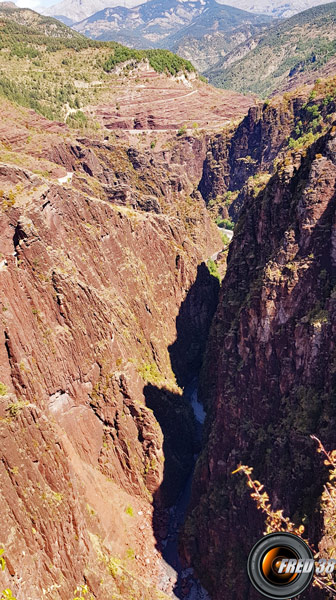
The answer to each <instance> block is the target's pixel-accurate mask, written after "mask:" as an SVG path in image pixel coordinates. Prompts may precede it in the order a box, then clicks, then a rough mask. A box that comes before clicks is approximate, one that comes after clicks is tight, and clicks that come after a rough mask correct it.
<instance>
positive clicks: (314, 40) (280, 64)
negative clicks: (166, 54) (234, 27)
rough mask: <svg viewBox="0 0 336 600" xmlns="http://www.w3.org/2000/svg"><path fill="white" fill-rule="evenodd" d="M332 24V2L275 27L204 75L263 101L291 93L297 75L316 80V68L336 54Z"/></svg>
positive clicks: (334, 12)
mask: <svg viewBox="0 0 336 600" xmlns="http://www.w3.org/2000/svg"><path fill="white" fill-rule="evenodd" d="M335 23H336V3H335V2H331V3H328V4H323V5H321V6H317V7H314V8H310V9H308V10H306V11H304V12H302V13H299V14H297V15H295V16H293V17H291V18H289V19H286V20H284V21H281V22H280V23H278V24H275V25H274V26H273V27H272V28H270V30H269V31H266V32H265V33H263V34H262V35H260V36H259V37H258V39H257V40H256V41H255V43H253V45H252V49H251V50H250V48H249V47H248V46H247V44H244V43H243V44H242V45H241V46H240V47H237V48H236V49H235V50H233V52H232V53H231V55H228V56H227V57H224V58H223V59H221V60H220V61H219V63H218V64H217V65H215V66H214V67H212V68H211V69H210V70H208V71H207V72H206V75H207V77H208V78H209V80H210V82H211V83H212V84H214V85H217V86H219V87H224V88H227V89H236V90H239V91H240V92H243V93H248V92H249V93H256V94H258V95H261V96H262V97H267V96H269V95H270V94H272V93H276V92H281V90H282V89H290V82H291V79H293V84H292V85H293V86H295V85H296V82H297V81H298V75H300V73H305V72H307V73H309V72H311V73H314V72H315V73H316V77H315V78H316V79H317V78H318V77H319V68H322V67H324V65H326V64H327V62H328V60H330V59H332V58H333V57H334V56H335V54H336V30H335ZM249 44H250V45H251V42H250V41H249ZM253 46H254V47H253ZM239 52H240V56H239ZM235 55H236V56H235ZM231 58H232V59H233V64H230V62H231ZM226 60H228V65H227V66H226Z"/></svg>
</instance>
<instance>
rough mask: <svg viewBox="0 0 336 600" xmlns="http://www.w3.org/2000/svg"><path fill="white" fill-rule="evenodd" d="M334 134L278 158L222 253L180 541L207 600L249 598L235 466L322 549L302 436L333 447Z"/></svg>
mask: <svg viewBox="0 0 336 600" xmlns="http://www.w3.org/2000/svg"><path fill="white" fill-rule="evenodd" d="M335 133H336V132H335V128H331V129H330V128H329V131H328V133H326V135H325V136H324V137H322V138H320V139H319V140H318V141H317V142H316V143H314V144H312V145H311V146H310V147H309V148H307V149H306V151H304V152H292V153H291V154H290V155H287V159H286V161H285V162H283V163H281V164H280V165H279V166H278V169H277V172H276V173H275V174H274V175H273V176H272V178H271V179H270V181H269V183H268V184H267V185H266V187H265V189H264V190H263V191H261V192H260V193H259V195H257V196H253V195H252V196H250V197H247V199H246V202H245V204H244V206H243V208H242V211H241V214H240V218H239V221H238V224H237V226H236V229H235V235H234V239H233V242H232V244H231V246H230V252H229V258H228V270H227V275H226V277H225V280H224V283H223V287H222V289H221V292H220V299H219V305H218V309H217V312H216V315H215V318H214V321H213V324H212V328H211V333H210V338H209V343H208V347H207V352H206V361H205V364H204V366H203V371H202V382H201V395H202V397H203V401H204V403H205V404H206V406H207V407H208V417H207V422H206V439H207V442H206V448H205V450H204V451H203V453H202V455H201V457H200V459H199V461H198V465H197V468H196V476H195V481H194V485H193V501H192V506H191V509H190V513H189V518H188V520H187V523H186V527H185V532H184V539H183V549H184V554H185V556H186V558H187V560H188V561H189V562H191V563H192V564H193V565H196V568H197V572H198V574H199V575H200V576H201V578H202V581H203V583H204V585H206V586H207V587H208V589H209V590H210V593H211V594H212V598H213V600H220V599H222V598H224V597H226V598H231V599H237V600H238V599H241V598H254V597H256V596H255V595H254V593H253V592H252V590H251V589H250V586H249V583H248V581H247V576H246V559H247V555H248V552H249V551H250V549H251V547H252V545H253V543H254V542H256V541H257V539H258V538H259V537H261V535H262V532H263V517H262V515H261V514H260V513H259V512H258V511H257V509H256V507H255V505H254V503H253V501H252V500H251V498H250V497H249V490H248V488H247V486H246V482H245V480H243V478H242V476H241V475H239V474H236V475H231V473H232V471H233V470H234V469H236V467H237V464H238V463H239V462H242V463H243V464H247V465H250V466H252V467H253V468H254V474H255V476H256V479H258V480H260V481H261V482H262V483H264V484H265V487H266V489H267V491H268V492H269V494H270V498H271V502H272V507H273V508H274V509H284V512H285V515H286V516H290V517H291V518H292V519H294V521H295V522H297V523H301V522H302V523H303V524H304V525H305V527H306V533H307V535H308V537H309V539H310V540H311V541H312V542H313V543H315V544H317V542H318V540H319V526H320V523H319V519H320V516H319V510H318V500H319V496H320V494H321V491H322V489H323V486H322V484H323V481H324V480H325V476H326V474H325V473H324V472H323V469H321V461H320V460H319V456H318V455H317V454H316V448H315V445H314V443H313V442H312V440H311V439H310V434H314V433H315V434H317V435H318V436H319V437H320V438H321V439H322V440H324V441H325V442H326V445H327V447H328V448H334V447H335V443H336V436H335V428H334V423H335V417H336V415H335V383H336V381H335V368H334V361H335V327H336V321H335V316H336V313H335V309H336V305H335V291H334V285H335V274H336V271H335V267H336V262H335V261H336V254H335V182H336V137H335ZM314 593H315V592H313V590H312V589H311V590H310V591H308V592H306V593H305V595H304V596H303V597H305V598H308V597H309V598H312V597H315V596H314ZM316 593H317V592H316Z"/></svg>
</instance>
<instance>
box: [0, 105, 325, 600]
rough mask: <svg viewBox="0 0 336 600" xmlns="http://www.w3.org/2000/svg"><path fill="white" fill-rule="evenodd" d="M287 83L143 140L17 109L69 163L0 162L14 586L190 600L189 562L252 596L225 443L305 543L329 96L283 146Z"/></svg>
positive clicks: (3, 533) (312, 470) (293, 108)
mask: <svg viewBox="0 0 336 600" xmlns="http://www.w3.org/2000/svg"><path fill="white" fill-rule="evenodd" d="M314 102H316V100H315V99H314ZM306 104H307V99H304V98H301V97H300V98H295V97H291V98H287V99H285V101H282V100H279V99H276V100H274V101H273V102H272V103H270V104H267V103H265V104H264V105H260V106H256V107H253V108H251V109H250V111H249V113H248V115H247V116H246V117H245V118H244V119H243V120H242V121H241V122H239V123H238V124H236V125H235V126H232V125H230V126H229V127H228V128H227V129H226V130H225V131H224V132H223V133H222V134H215V135H211V136H208V135H206V136H204V137H203V136H201V135H195V136H188V135H185V136H184V137H182V139H177V140H176V142H174V144H172V145H171V146H170V147H168V148H166V149H163V150H160V151H157V152H152V151H149V150H146V151H143V152H141V151H139V150H138V149H135V148H130V147H128V146H127V145H123V144H115V145H114V144H113V143H111V141H110V140H109V139H107V140H104V141H102V140H92V139H90V138H89V137H85V136H83V137H79V136H77V137H75V136H73V135H72V137H71V136H69V138H66V139H64V138H63V137H61V136H64V129H63V128H62V127H61V126H59V125H57V124H53V126H52V131H50V129H49V124H48V122H46V120H44V119H42V118H39V117H38V118H37V120H36V121H35V124H34V126H35V127H37V128H39V134H40V135H43V136H44V138H47V140H48V143H46V142H45V145H44V148H43V152H44V153H45V155H46V159H48V160H49V161H50V162H51V163H52V164H54V165H55V169H56V167H57V168H63V169H66V171H67V172H68V173H71V174H72V177H71V178H70V180H69V181H68V182H67V183H66V184H64V185H63V184H62V185H61V184H60V182H59V180H58V178H57V177H55V178H54V179H51V178H47V177H46V176H44V175H42V174H41V173H34V172H32V171H31V170H30V169H28V168H26V167H24V166H22V165H20V164H15V165H14V164H6V163H1V165H0V189H1V190H2V198H3V201H2V202H3V204H2V206H3V210H2V211H1V213H0V222H1V227H0V242H1V261H0V262H1V268H0V278H1V279H0V283H1V296H0V305H1V317H2V330H1V342H0V359H1V365H2V372H1V378H0V382H1V386H0V427H1V434H2V439H3V444H2V447H1V452H2V457H1V463H0V479H1V494H2V501H3V503H2V506H3V513H2V516H3V519H2V520H1V523H0V539H1V541H2V543H3V546H4V548H5V549H6V553H7V554H8V565H9V568H8V571H6V573H0V577H2V578H3V581H4V585H6V586H10V587H11V589H13V591H14V593H15V594H16V597H17V599H18V600H40V597H41V593H43V592H41V590H45V593H43V597H46V599H47V600H56V599H57V600H59V599H60V600H69V599H70V598H71V599H72V598H73V594H74V590H75V588H76V586H79V585H85V586H87V587H88V589H89V590H90V594H91V595H92V597H93V598H97V599H98V600H100V599H102V600H103V599H104V600H106V598H111V599H112V598H113V600H114V599H115V600H121V599H122V600H131V599H133V598H137V599H141V600H142V599H143V600H161V599H162V598H168V597H174V596H172V595H171V594H172V593H173V592H174V593H175V597H178V598H188V600H203V598H204V594H203V591H202V590H201V588H200V585H201V584H202V585H203V586H204V588H206V589H207V590H208V592H209V594H210V597H211V600H223V598H228V599H230V600H235V599H237V600H242V598H244V599H250V598H251V600H252V599H254V598H255V597H256V596H255V594H254V592H252V590H251V588H250V585H249V583H248V581H247V577H246V574H245V565H246V558H247V554H248V551H249V549H250V548H251V546H252V544H253V543H254V541H255V540H256V539H257V538H258V537H260V536H261V535H262V532H263V525H264V524H263V519H262V516H261V514H260V513H259V512H258V511H257V510H256V508H255V506H254V504H253V503H252V501H251V499H250V497H249V491H248V489H247V487H246V485H245V482H243V480H242V479H240V476H239V475H236V476H235V477H233V476H231V472H232V471H233V470H234V469H235V468H236V466H237V464H238V463H239V462H240V461H243V462H246V464H249V465H251V466H252V467H254V469H255V474H256V476H257V477H258V478H259V479H260V480H261V481H263V482H264V483H265V485H266V486H267V489H268V491H269V493H270V496H271V500H272V503H273V505H274V507H275V508H276V509H278V508H279V509H280V508H283V509H284V511H285V513H286V514H288V515H290V517H291V518H292V519H294V520H295V521H297V522H303V523H304V525H305V527H306V529H307V533H308V535H309V537H310V539H311V540H312V541H313V542H314V543H315V544H316V545H317V544H318V543H319V541H320V539H321V536H322V534H323V531H322V523H321V517H320V513H319V496H320V494H321V489H322V486H323V482H324V481H325V478H326V472H325V470H324V469H323V467H322V468H321V464H320V462H319V458H318V457H317V455H316V452H315V448H314V447H313V444H312V443H311V440H310V437H309V436H310V434H311V433H315V434H317V435H319V436H320V437H321V438H322V439H323V441H324V442H325V443H326V444H327V445H328V447H330V448H333V447H335V442H336V440H335V434H334V427H333V424H334V420H335V402H334V400H335V373H334V368H333V365H334V359H335V356H334V353H335V347H334V342H333V339H334V327H335V320H334V316H335V298H334V295H335V292H334V288H335V284H336V280H335V261H336V257H335V239H334V238H335V234H334V231H335V230H334V225H335V223H334V221H335V180H336V171H335V164H336V160H335V130H334V128H333V125H332V120H331V119H332V115H333V111H334V104H333V102H331V103H330V105H328V106H327V105H325V103H323V101H322V100H321V102H320V104H321V115H322V117H323V126H324V127H325V129H324V130H323V131H322V129H321V131H320V135H319V136H316V137H315V138H314V139H313V141H310V142H309V143H307V144H306V145H305V146H304V147H303V148H300V149H298V148H295V147H292V148H291V147H289V145H288V137H289V136H290V135H292V134H293V130H295V128H296V127H297V122H298V121H299V120H301V121H302V119H303V120H304V116H305V115H306V114H307V113H308V112H309V111H307V106H306ZM23 114H25V113H24V111H23ZM27 123H29V119H28V117H27V121H26V124H25V123H22V122H21V123H20V128H19V129H18V131H17V132H16V130H15V129H13V132H12V144H13V148H15V144H17V145H18V147H20V144H21V140H22V136H24V135H25V127H26V130H27V131H26V132H28V130H29V131H30V129H29V128H28V125H27ZM306 126H307V128H309V122H308V120H307V125H306ZM15 136H16V137H15ZM294 145H295V144H294ZM228 192H229V196H228ZM13 198H14V201H13ZM217 215H221V216H222V217H227V216H230V217H231V218H232V219H233V220H234V221H235V223H236V225H235V233H234V237H233V241H232V242H231V244H230V248H229V253H228V259H227V273H226V275H225V278H224V281H223V283H222V285H221V286H220V285H219V282H218V279H217V278H216V277H213V276H212V275H211V274H210V272H209V269H208V268H207V266H206V262H207V260H208V258H209V257H211V256H213V255H216V254H217V253H218V252H219V251H220V250H221V249H222V246H223V242H222V239H221V237H220V235H219V232H218V228H217V227H216V226H215V224H214V223H213V217H214V216H217ZM198 378H199V396H198V399H199V400H200V401H201V402H202V403H203V405H204V408H205V409H206V413H207V416H206V419H205V424H204V431H203V438H202V439H201V438H200V431H199V426H198V425H197V422H196V421H195V416H194V413H193V410H192V405H191V402H190V396H193V394H194V393H195V391H196V383H195V381H196V380H197V379H198ZM183 389H184V390H186V391H185V394H183V393H182V391H183ZM193 397H194V396H193ZM194 400H195V397H194ZM198 454H199V457H198V459H197V462H196V467H195V473H194V476H193V481H192V482H191V475H192V472H193V468H194V464H195V459H196V456H197V455H198ZM189 490H190V493H191V503H190V505H189V502H188V495H189ZM172 507H175V508H172ZM184 514H186V519H185V523H183V522H182V521H183V520H184ZM172 521H173V522H172ZM179 529H181V532H180V536H179V539H177V534H178V530H179ZM8 532H10V533H8ZM169 535H170V536H171V537H170V538H169V537H168V536H169ZM167 540H168V541H167ZM178 549H179V558H178V557H177V550H178ZM166 550H167V552H166ZM162 555H163V556H164V558H165V560H166V562H167V563H168V565H169V567H168V571H167V565H165V564H164V563H163V561H162ZM178 561H181V563H180V564H176V563H177V562H178ZM170 563H171V564H170ZM188 568H191V569H194V571H195V574H192V572H191V571H188ZM176 569H177V570H178V571H179V577H178V578H177V579H176V576H175V575H174V570H176ZM186 569H187V571H185V570H186ZM182 571H184V573H183V572H182ZM1 581H2V580H1ZM195 593H196V594H198V596H197V595H196V596H195ZM305 597H307V598H314V599H315V597H316V598H320V597H321V595H320V594H319V592H317V591H314V590H310V591H309V592H307V593H306V596H305ZM90 600H91V599H90Z"/></svg>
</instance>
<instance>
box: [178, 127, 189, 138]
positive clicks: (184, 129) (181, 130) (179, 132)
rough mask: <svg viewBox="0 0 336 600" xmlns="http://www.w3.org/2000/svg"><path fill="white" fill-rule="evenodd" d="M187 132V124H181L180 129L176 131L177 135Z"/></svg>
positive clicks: (180, 135)
mask: <svg viewBox="0 0 336 600" xmlns="http://www.w3.org/2000/svg"><path fill="white" fill-rule="evenodd" d="M186 133H187V126H186V125H182V127H180V129H179V130H178V132H177V135H178V137H182V135H185V134H186Z"/></svg>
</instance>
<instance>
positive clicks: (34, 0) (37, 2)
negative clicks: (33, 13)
mask: <svg viewBox="0 0 336 600" xmlns="http://www.w3.org/2000/svg"><path fill="white" fill-rule="evenodd" d="M0 2H6V0H0ZM56 2H57V0H16V1H15V4H16V6H19V7H20V8H37V7H38V6H51V5H52V4H56Z"/></svg>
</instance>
